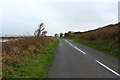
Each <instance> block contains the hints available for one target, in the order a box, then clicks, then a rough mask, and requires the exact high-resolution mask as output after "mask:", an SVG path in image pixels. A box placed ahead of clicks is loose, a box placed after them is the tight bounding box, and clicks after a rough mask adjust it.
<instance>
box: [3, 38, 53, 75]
mask: <svg viewBox="0 0 120 80" xmlns="http://www.w3.org/2000/svg"><path fill="white" fill-rule="evenodd" d="M53 39H54V38H53V37H26V38H22V39H18V40H15V41H8V42H2V63H3V64H2V66H3V73H4V69H5V71H11V69H12V70H14V69H13V67H17V64H22V63H24V62H25V61H24V59H25V58H26V59H25V60H27V58H28V57H32V56H33V55H36V54H42V52H40V51H37V48H38V47H40V46H43V45H45V44H47V43H48V42H50V41H52V40H53ZM22 59H23V62H21V61H20V60H22ZM8 73H9V72H8ZM9 74H10V73H9Z"/></svg>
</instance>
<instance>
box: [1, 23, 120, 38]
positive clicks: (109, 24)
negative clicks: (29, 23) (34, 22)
mask: <svg viewBox="0 0 120 80" xmlns="http://www.w3.org/2000/svg"><path fill="white" fill-rule="evenodd" d="M118 23H119V22H117V23H114V24H118ZM114 24H108V25H105V26H101V27H98V28H102V27H106V26H109V25H114ZM96 29H97V28H96ZM91 30H95V29H91ZM68 31H72V30H68ZM68 31H66V32H64V33H63V34H65V33H67V32H68ZM86 31H89V30H86ZM86 31H73V32H86ZM61 33H62V32H61ZM55 34H60V33H55ZM24 36H34V35H30V34H29V35H27V34H23V35H2V36H0V37H24ZM48 36H51V35H48ZM53 36H54V35H53Z"/></svg>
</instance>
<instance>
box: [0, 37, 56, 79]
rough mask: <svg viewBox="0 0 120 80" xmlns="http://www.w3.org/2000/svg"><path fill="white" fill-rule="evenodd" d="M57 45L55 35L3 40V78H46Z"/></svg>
mask: <svg viewBox="0 0 120 80" xmlns="http://www.w3.org/2000/svg"><path fill="white" fill-rule="evenodd" d="M56 46H57V39H56V38H54V37H25V38H22V39H20V40H19V39H18V40H15V41H9V42H3V43H2V72H3V75H2V76H3V78H46V77H47V71H48V67H49V66H50V64H51V61H52V57H53V54H54V51H55V49H56Z"/></svg>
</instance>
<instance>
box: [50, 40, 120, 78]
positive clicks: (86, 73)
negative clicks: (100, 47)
mask: <svg viewBox="0 0 120 80" xmlns="http://www.w3.org/2000/svg"><path fill="white" fill-rule="evenodd" d="M48 77H49V78H118V77H120V74H119V73H118V59H117V58H115V57H113V56H111V55H107V54H105V53H102V52H99V51H97V50H95V49H92V48H89V47H86V46H84V45H81V44H79V43H76V42H74V41H71V40H67V39H59V44H58V48H57V51H56V53H55V56H54V61H53V64H52V66H51V67H50V70H49V72H48Z"/></svg>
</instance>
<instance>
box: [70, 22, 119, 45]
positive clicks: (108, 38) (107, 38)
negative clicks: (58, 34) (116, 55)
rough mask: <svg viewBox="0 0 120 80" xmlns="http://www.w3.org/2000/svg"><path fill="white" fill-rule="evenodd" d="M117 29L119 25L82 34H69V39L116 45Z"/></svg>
mask: <svg viewBox="0 0 120 80" xmlns="http://www.w3.org/2000/svg"><path fill="white" fill-rule="evenodd" d="M119 27H120V23H118V24H111V25H108V26H105V27H102V28H98V29H95V30H90V31H86V32H83V33H82V34H71V35H69V37H72V38H82V39H85V40H92V41H100V42H101V41H102V42H110V43H118V37H119V34H118V31H120V28H119Z"/></svg>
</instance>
